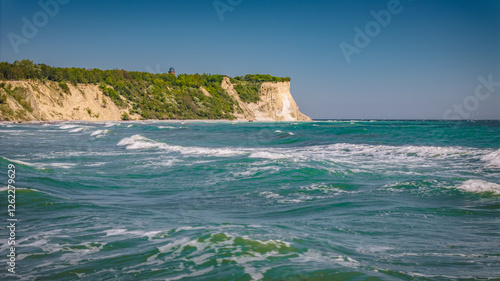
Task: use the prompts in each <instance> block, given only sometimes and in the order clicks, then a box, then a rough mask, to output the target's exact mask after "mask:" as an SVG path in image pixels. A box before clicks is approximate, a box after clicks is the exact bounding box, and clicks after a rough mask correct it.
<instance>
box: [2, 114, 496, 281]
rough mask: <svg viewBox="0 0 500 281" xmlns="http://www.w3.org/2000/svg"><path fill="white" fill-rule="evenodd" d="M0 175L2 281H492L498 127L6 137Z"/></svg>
mask: <svg viewBox="0 0 500 281" xmlns="http://www.w3.org/2000/svg"><path fill="white" fill-rule="evenodd" d="M0 175H1V176H0V190H1V191H0V195H1V196H0V201H1V203H0V208H1V209H0V214H1V215H0V218H1V220H0V241H1V243H0V264H1V266H0V280H276V281H281V280H287V281H288V280H290V281H292V280H297V281H299V280H314V281H319V280H500V121H425V120H424V121H405V120H399V121H395V120H315V121H313V122H273V123H271V122H269V123H265V122H231V121H224V122H222V121H221V122H180V121H179V122H159V121H158V122H152V121H134V122H100V123H99V122H63V123H40V124H17V123H2V124H0ZM9 180H10V181H9ZM9 184H10V185H9ZM11 190H12V191H11ZM9 195H14V196H9ZM9 205H11V206H9ZM13 206H14V208H15V209H13V208H12V207H13ZM13 225H14V226H15V227H12V226H13ZM9 238H10V240H9ZM12 241H13V242H12ZM13 243H15V244H13Z"/></svg>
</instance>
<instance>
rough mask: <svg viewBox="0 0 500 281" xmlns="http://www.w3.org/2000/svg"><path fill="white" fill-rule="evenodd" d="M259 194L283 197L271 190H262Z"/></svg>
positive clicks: (268, 196)
mask: <svg viewBox="0 0 500 281" xmlns="http://www.w3.org/2000/svg"><path fill="white" fill-rule="evenodd" d="M259 195H260V196H263V197H266V198H283V196H281V195H279V194H277V193H274V192H271V191H263V192H261V193H259Z"/></svg>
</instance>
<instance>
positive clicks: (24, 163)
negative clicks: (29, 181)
mask: <svg viewBox="0 0 500 281" xmlns="http://www.w3.org/2000/svg"><path fill="white" fill-rule="evenodd" d="M3 158H4V159H5V160H7V161H9V162H12V163H16V164H21V165H26V166H30V167H33V166H35V165H34V164H32V163H28V162H25V161H21V160H15V159H9V158H7V157H3Z"/></svg>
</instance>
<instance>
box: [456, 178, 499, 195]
mask: <svg viewBox="0 0 500 281" xmlns="http://www.w3.org/2000/svg"><path fill="white" fill-rule="evenodd" d="M455 188H456V189H459V190H462V191H466V192H474V193H493V194H495V195H500V184H496V183H493V182H487V181H484V180H467V181H465V182H463V183H462V184H460V185H458V186H456V187H455Z"/></svg>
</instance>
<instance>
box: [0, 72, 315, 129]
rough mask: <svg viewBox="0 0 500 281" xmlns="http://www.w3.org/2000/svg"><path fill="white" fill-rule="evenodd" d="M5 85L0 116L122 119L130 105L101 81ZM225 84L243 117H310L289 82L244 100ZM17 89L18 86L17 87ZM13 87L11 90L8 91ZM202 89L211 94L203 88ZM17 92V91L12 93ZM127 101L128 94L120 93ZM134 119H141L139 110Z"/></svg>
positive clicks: (265, 88)
mask: <svg viewBox="0 0 500 281" xmlns="http://www.w3.org/2000/svg"><path fill="white" fill-rule="evenodd" d="M2 83H4V86H5V89H3V88H0V97H2V96H3V97H4V98H5V97H6V100H5V101H3V102H0V106H1V108H0V120H9V121H28V120H40V121H52V120H87V121H105V120H106V121H107V120H121V119H122V115H123V113H125V112H127V113H128V112H129V110H130V109H131V107H130V105H129V107H126V108H119V107H117V106H116V105H115V103H113V101H112V100H111V99H110V98H109V97H108V96H106V95H104V94H103V92H102V90H101V89H100V88H99V86H98V85H94V84H78V85H77V86H74V85H71V84H70V83H67V84H66V85H67V89H63V88H64V85H61V84H60V83H56V82H52V81H45V82H43V81H38V80H23V81H4V82H2ZM221 86H222V88H223V89H224V90H226V91H227V92H228V93H229V94H230V95H231V97H233V99H234V100H235V101H236V102H237V103H238V105H239V107H238V106H236V107H235V113H234V116H235V117H236V118H238V119H240V120H252V121H309V120H311V119H310V118H309V117H307V116H306V115H304V114H302V113H301V112H300V111H299V108H298V106H297V104H296V103H295V101H294V99H293V97H292V95H291V94H290V82H264V83H262V85H261V87H260V100H259V101H258V102H257V103H246V102H243V101H242V100H241V99H240V97H239V95H238V93H237V92H236V90H235V89H234V85H233V84H231V82H230V79H229V78H228V77H225V78H224V79H223V81H222V85H221ZM9 89H10V90H9ZM14 89H15V90H14ZM7 91H10V92H11V93H10V94H7ZM202 91H203V93H204V94H205V95H207V96H209V95H210V93H208V91H206V90H205V89H204V88H203V89H202ZM12 93H14V94H12ZM121 98H122V100H124V101H125V98H123V97H121ZM130 118H131V119H140V116H139V115H138V114H133V115H130Z"/></svg>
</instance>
